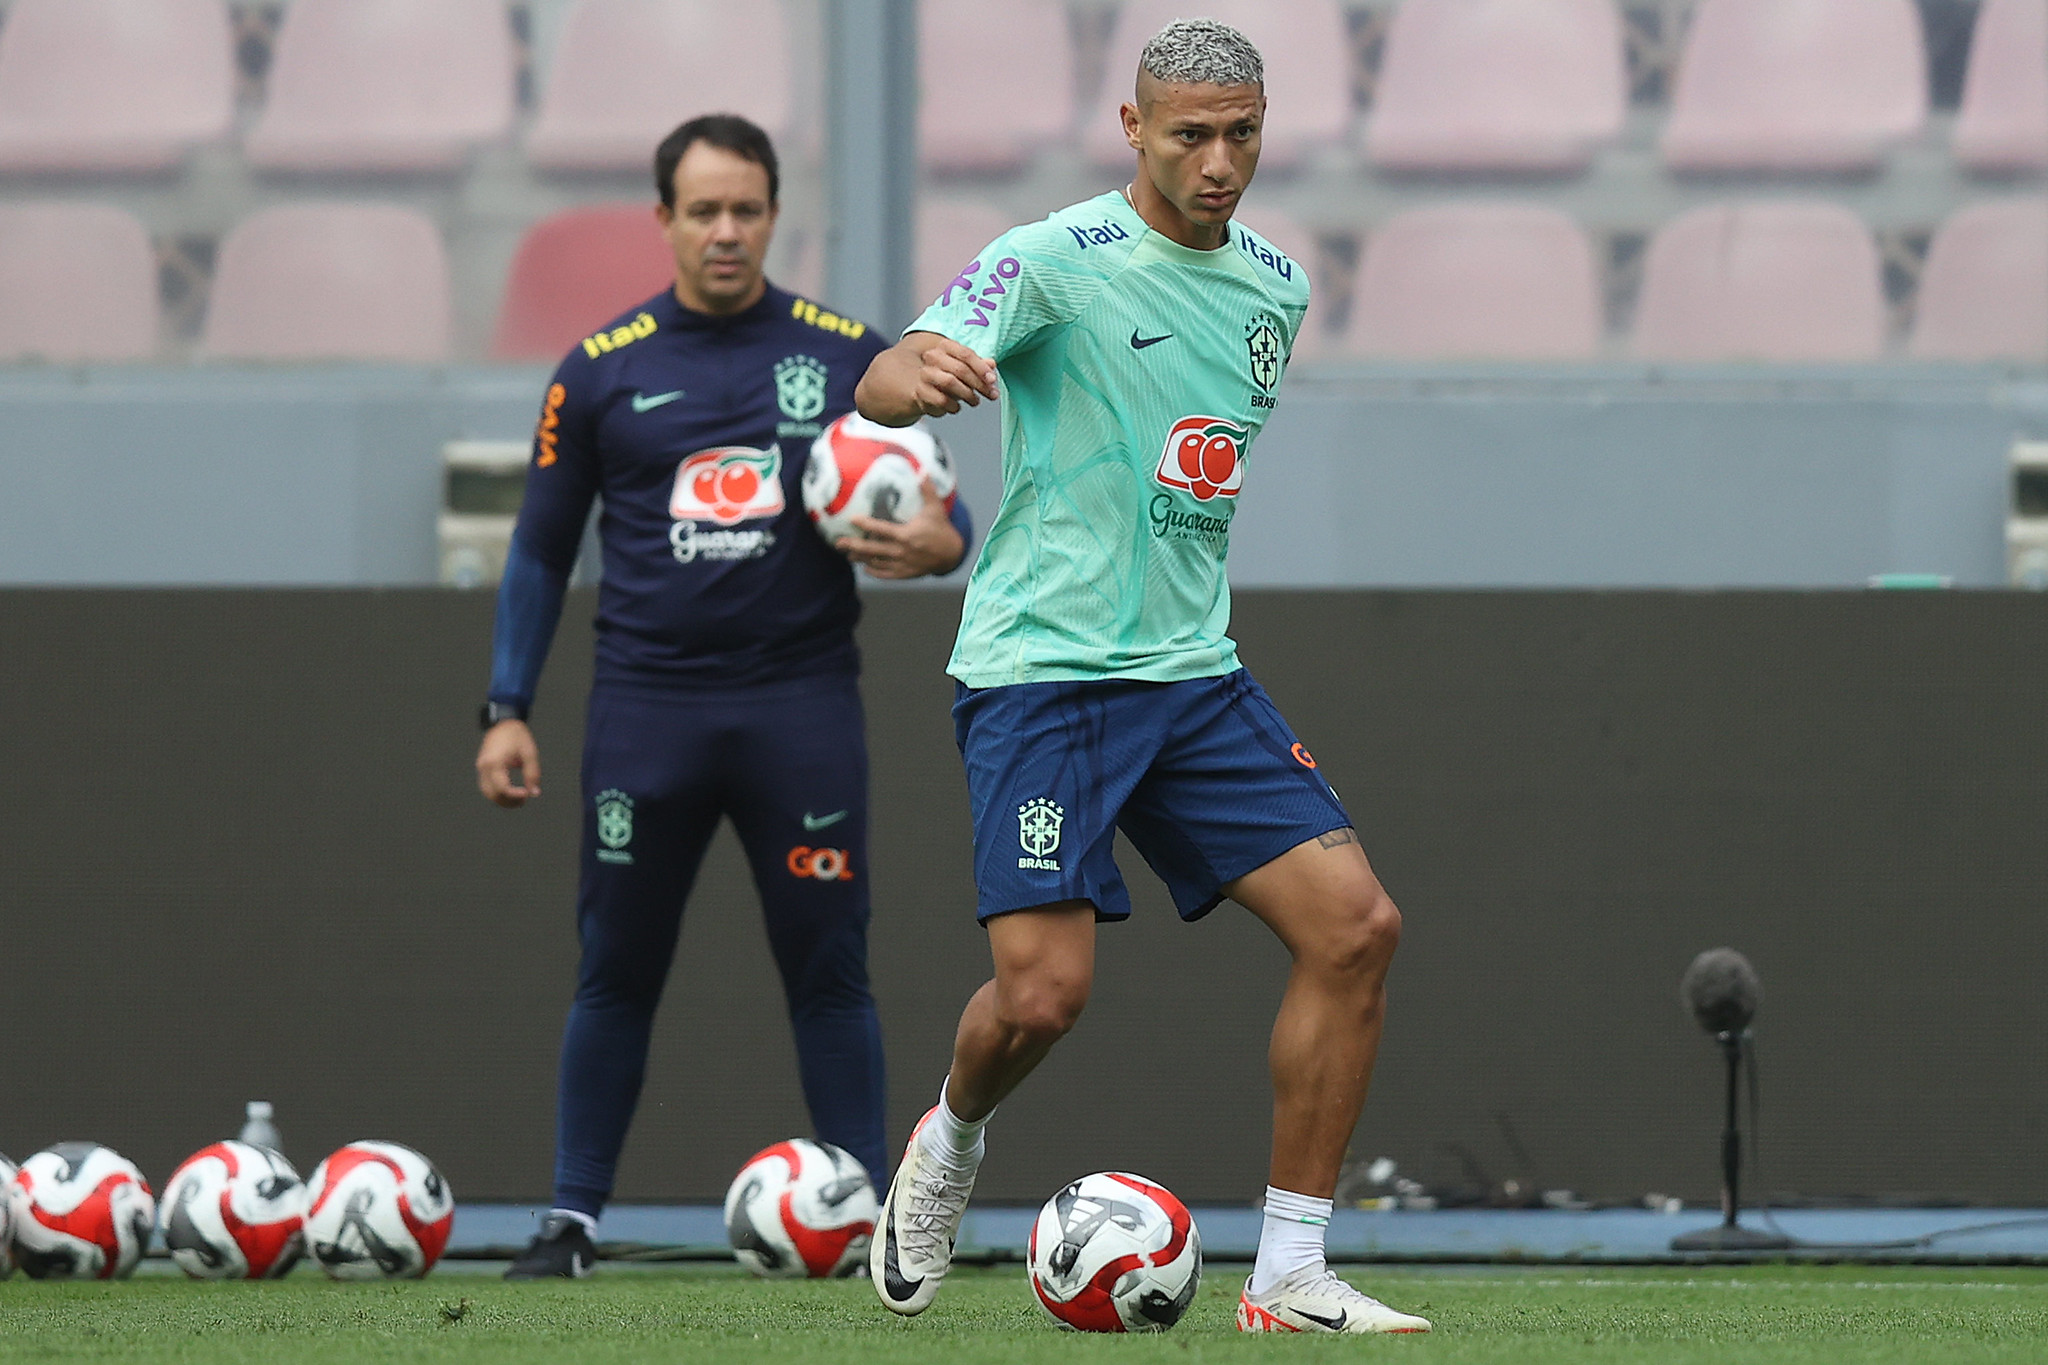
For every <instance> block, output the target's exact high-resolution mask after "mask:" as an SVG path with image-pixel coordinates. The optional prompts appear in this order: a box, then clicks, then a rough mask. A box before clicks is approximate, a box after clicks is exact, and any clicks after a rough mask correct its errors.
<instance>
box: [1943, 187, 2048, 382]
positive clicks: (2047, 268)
mask: <svg viewBox="0 0 2048 1365" xmlns="http://www.w3.org/2000/svg"><path fill="white" fill-rule="evenodd" d="M1912 350H1913V354H1914V355H1915V356H1918V357H1921V358H1922V359H1927V360H2006V359H2010V360H2032V361H2036V362H2039V361H2044V360H2048V199H2012V200H2007V201H2005V202H2003V203H1995V204H1979V205H1977V206H1976V207H1974V208H1967V209H1964V210H1962V211H1961V212H1959V213H1957V214H1956V215H1955V216H1954V217H1953V218H1950V219H1949V220H1948V222H1946V223H1944V224H1943V225H1942V228H1941V231H1940V232H1938V233H1936V234H1935V236H1934V242H1933V244H1932V245H1931V246H1930V247H1929V248H1928V251H1927V268H1926V270H1925V271H1923V272H1922V273H1921V276H1920V307H1919V317H1918V320H1917V321H1916V323H1915V324H1914V327H1913V347H1912Z"/></svg>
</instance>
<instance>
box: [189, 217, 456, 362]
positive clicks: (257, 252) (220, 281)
mask: <svg viewBox="0 0 2048 1365" xmlns="http://www.w3.org/2000/svg"><path fill="white" fill-rule="evenodd" d="M448 330H449V282H448V258H447V254H446V253H445V252H444V251H443V249H442V246H441V234H440V233H439V232H438V231H437V230H436V229H435V227H434V224H433V222H432V220H430V219H428V218H427V217H426V216H425V215H424V214H421V213H418V212H416V211H414V210H412V209H408V208H399V207H397V206H395V205H388V204H345V203H318V204H307V203H301V204H289V205H285V206H282V207H279V208H272V209H264V210H262V211H261V212H258V213H255V214H252V215H251V216H250V217H249V218H248V219H246V220H245V221H243V222H242V223H241V224H240V225H239V226H237V227H236V228H235V230H234V231H233V232H231V233H229V234H228V236H227V239H226V240H225V241H223V242H222V243H221V247H220V258H219V261H218V263H217V264H216V266H215V268H214V276H213V297H212V299H211V301H210V304H209V306H208V309H207V315H206V328H205V332H204V334H203V336H202V338H201V349H202V350H203V351H204V353H205V354H206V355H207V356H209V357H211V358H215V359H229V360H406V361H415V362H421V363H431V362H435V361H441V360H446V359H447V358H448Z"/></svg>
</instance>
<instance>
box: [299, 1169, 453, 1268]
mask: <svg viewBox="0 0 2048 1365" xmlns="http://www.w3.org/2000/svg"><path fill="white" fill-rule="evenodd" d="M454 1226H455V1195H454V1194H453V1192H452V1191H450V1190H449V1188H448V1181H447V1180H446V1178H444V1177H443V1176H442V1174H441V1172H440V1171H438V1170H436V1169H435V1167H434V1163H433V1162H431V1161H429V1160H427V1159H426V1158H425V1157H423V1156H421V1155H420V1154H419V1153H418V1152H415V1151H414V1150H413V1149H412V1148H410V1147H401V1146H400V1145H399V1144H397V1143H395V1142H351V1143H350V1144H348V1146H346V1147H342V1148H340V1149H338V1150H337V1151H335V1152H334V1153H333V1154H332V1155H330V1156H329V1157H328V1158H327V1160H325V1161H323V1162H321V1163H320V1164H319V1166H317V1167H316V1168H315V1169H314V1171H313V1174H312V1176H311V1178H309V1179H308V1180H307V1181H306V1251H307V1253H308V1254H309V1255H311V1256H312V1258H313V1259H314V1261H316V1262H317V1263H318V1264H319V1266H320V1268H321V1269H322V1270H324V1271H326V1272H327V1273H328V1275H330V1276H332V1277H333V1278H334V1279H337V1280H416V1279H418V1278H419V1277H420V1276H422V1275H424V1274H426V1273H427V1272H428V1271H429V1270H432V1269H433V1268H434V1262H436V1261H438V1260H440V1259H441V1252H442V1250H443V1249H444V1248H445V1247H447V1245H448V1234H449V1232H450V1231H451V1230H452V1229H453V1228H454Z"/></svg>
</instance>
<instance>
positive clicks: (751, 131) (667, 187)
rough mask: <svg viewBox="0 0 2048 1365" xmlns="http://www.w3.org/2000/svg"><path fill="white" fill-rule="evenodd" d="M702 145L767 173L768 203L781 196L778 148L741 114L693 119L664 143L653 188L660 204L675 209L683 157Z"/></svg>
mask: <svg viewBox="0 0 2048 1365" xmlns="http://www.w3.org/2000/svg"><path fill="white" fill-rule="evenodd" d="M699 142H708V143H710V144H711V145H712V146H714V147H722V148H724V149H725V150H726V151H728V152H737V153H738V154H739V155H741V156H743V157H745V158H746V159H747V160H749V161H751V162H753V163H754V164H755V165H757V166H759V167H760V168H761V169H762V170H764V171H766V172H768V202H769V203H771V204H773V203H775V202H776V197H777V196H778V195H779V194H781V192H782V171H781V168H780V167H778V166H777V165H776V162H775V144H774V143H772V142H770V141H769V140H768V134H766V133H764V132H762V131H761V128H760V126H759V125H758V124H755V123H753V122H751V121H750V120H748V119H743V118H741V117H740V116H739V115H738V114H703V115H700V116H699V117H697V118H693V119H691V120H690V121H689V122H688V123H685V124H683V125H682V126H681V127H679V128H677V129H676V130H675V131H674V132H673V133H670V134H669V135H668V136H667V137H665V138H663V139H662V140H661V145H660V146H659V147H656V148H655V149H654V187H655V189H657V190H658V191H660V193H661V202H662V203H664V204H666V205H668V206H669V207H670V208H674V207H675V206H676V166H677V164H678V163H680V162H681V161H682V159H683V153H684V152H687V151H689V150H690V148H691V146H692V145H694V144H696V143H699Z"/></svg>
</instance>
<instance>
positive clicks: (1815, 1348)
mask: <svg viewBox="0 0 2048 1365" xmlns="http://www.w3.org/2000/svg"><path fill="white" fill-rule="evenodd" d="M1347 1273H1348V1274H1349V1275H1350V1278H1352V1279H1353V1280H1354V1281H1355V1282H1356V1283H1358V1284H1360V1285H1361V1286H1363V1287H1364V1288H1366V1289H1368V1290H1372V1291H1378V1292H1379V1293H1381V1294H1382V1295H1383V1296H1384V1297H1385V1298H1387V1299H1388V1300H1389V1301H1390V1302H1393V1303H1395V1304H1397V1305H1399V1306H1400V1307H1402V1308H1407V1309H1411V1310H1414V1311H1417V1312H1423V1313H1427V1314H1428V1315H1430V1316H1431V1317H1432V1318H1434V1319H1435V1320H1436V1325H1437V1331H1436V1335H1434V1336H1431V1337H1393V1338H1365V1339H1360V1338H1353V1337H1346V1338H1333V1337H1320V1338H1308V1337H1244V1336H1239V1335H1238V1334H1237V1333H1236V1332H1235V1331H1233V1330H1232V1327H1231V1313H1232V1310H1233V1309H1234V1307H1235V1305H1236V1296H1237V1286H1238V1284H1239V1281H1240V1277H1241V1276H1242V1274H1243V1268H1242V1267H1236V1266H1215V1267H1212V1268H1211V1269H1210V1272H1209V1274H1208V1275H1206V1276H1205V1277H1204V1284H1203V1286H1202V1291H1201V1296H1200V1297H1199V1298H1198V1299H1197V1300H1196V1302H1195V1306H1194V1308H1193V1309H1192V1310H1191V1311H1190V1313H1189V1315H1188V1317H1187V1318H1186V1319H1185V1320H1184V1321H1183V1322H1182V1323H1181V1324H1180V1326H1178V1327H1176V1328H1175V1329H1174V1330H1173V1331H1171V1332H1168V1333H1165V1334H1163V1335H1160V1336H1151V1337H1096V1336H1080V1335H1077V1334H1073V1333H1066V1332H1061V1331H1058V1330H1057V1329H1055V1328H1054V1327H1053V1326H1052V1324H1051V1323H1050V1322H1049V1321H1048V1320H1047V1319H1046V1318H1045V1316H1044V1314H1043V1313H1041V1312H1040V1311H1039V1309H1038V1308H1037V1307H1036V1306H1035V1305H1034V1304H1033V1303H1032V1302H1031V1300H1030V1298H1029V1293H1030V1291H1029V1290H1028V1288H1027V1287H1026V1285H1025V1283H1024V1277H1023V1275H1022V1273H1021V1272H1020V1271H1018V1270H1016V1269H1014V1268H1010V1269H998V1270H975V1269H964V1268H963V1269H962V1270H960V1271H957V1272H956V1273H955V1275H954V1276H953V1278H951V1279H949V1280H948V1281H947V1283H946V1288H945V1291H944V1292H943V1293H942V1294H941V1295H940V1296H939V1300H938V1302H937V1304H935V1305H934V1306H933V1307H932V1309H931V1310H930V1311H929V1312H927V1313H926V1314H925V1315H924V1316H923V1317H921V1318H918V1319H916V1320H914V1321H907V1322H906V1321H900V1320H897V1319H895V1318H892V1317H890V1316H889V1315H888V1313H886V1312H885V1311H883V1309H882V1308H881V1306H880V1305H879V1304H877V1303H876V1302H875V1299H874V1296H873V1294H872V1293H871V1292H870V1290H869V1289H868V1286H867V1285H866V1283H865V1282H862V1281H836V1282H829V1283H787V1282H782V1283H772V1284H771V1283H764V1282H760V1281H755V1280H750V1279H748V1278H746V1277H744V1276H742V1275H740V1274H738V1273H736V1272H734V1271H731V1270H726V1269H713V1268H675V1269H668V1268H663V1269H647V1270H626V1269H614V1268H610V1267H607V1268H605V1269H604V1270H602V1271H600V1273H599V1275H598V1276H597V1277H596V1278H595V1279H593V1280H590V1281H586V1282H584V1283H581V1284H563V1283H549V1284H505V1283H503V1282H501V1281H499V1280H496V1279H491V1278H485V1277H483V1276H480V1275H475V1274H463V1273H460V1271H459V1270H456V1271H455V1272H454V1273H449V1271H448V1270H447V1269H444V1271H443V1272H441V1273H437V1274H436V1275H435V1276H434V1277H433V1278H431V1279H428V1280H425V1281H421V1282H418V1283H409V1284H370V1285H336V1284H329V1283H327V1282H326V1281H324V1280H322V1279H321V1278H320V1277H319V1276H317V1275H313V1274H310V1273H308V1272H307V1271H306V1270H305V1269H304V1268H303V1267H302V1268H301V1269H300V1270H299V1271H298V1272H297V1273H296V1274H294V1275H292V1276H291V1277H290V1278H289V1279H286V1280H283V1281H279V1282H277V1283H273V1284H195V1283H188V1282H186V1281H183V1280H179V1279H174V1278H169V1277H164V1276H144V1277H142V1278H138V1279H135V1280H131V1281H128V1282H126V1283H120V1284H97V1283H83V1284H77V1283H65V1284H59V1283H45V1284H38V1283H32V1282H29V1281H26V1280H24V1279H22V1278H21V1277H19V1276H16V1277H15V1278H13V1279H12V1280H9V1281H7V1282H5V1283H0V1360H7V1361H13V1360H22V1361H39V1362H40V1361H73V1360H76V1361H109V1362H112V1361H120V1362H123V1365H154V1362H202V1361H203V1362H229V1363H232V1362H244V1361H246V1362H252V1363H257V1365H288V1363H291V1365H295V1363H296V1362H300V1361H314V1362H325V1361H334V1362H344V1361H346V1362H352V1363H353V1362H377V1361H408V1362H410V1361H427V1362H433V1361H448V1362H467V1361H476V1362H494V1363H495V1362H507V1363H508V1365H511V1363H520V1365H523V1362H529V1361H531V1362H535V1365H539V1363H540V1362H547V1363H548V1365H556V1363H557V1362H563V1361H573V1362H576V1363H577V1365H608V1363H609V1362H626V1361H632V1362H639V1361H648V1362H654V1361H659V1362H662V1363H663V1365H674V1363H675V1362H689V1361H719V1362H724V1361H740V1362H745V1361H824V1362H832V1363H833V1365H868V1362H876V1363H877V1365H881V1363H882V1362H889V1363H891V1365H893V1362H899V1361H901V1362H932V1365H938V1363H939V1362H946V1365H954V1363H955V1362H975V1363H976V1365H979V1363H980V1362H993V1363H996V1365H1003V1363H1008V1362H1014V1365H1037V1362H1041V1361H1046V1362H1052V1361H1062V1362H1063V1361H1087V1360H1115V1361H1119V1362H1122V1361H1157V1360H1164V1361H1209V1360H1217V1361H1221V1360H1229V1361H1241V1360H1268V1361H1270V1360H1283V1359H1284V1360H1311V1361H1329V1360H1353V1359H1358V1358H1360V1357H1361V1356H1368V1357H1370V1358H1372V1359H1375V1360H1391V1359H1397V1358H1398V1359H1401V1360H1412V1361H1484V1362H1499V1365H1510V1363H1512V1365H1545V1363H1546V1362H1551V1361H1572V1362H1599V1363H1602V1365H1605V1363H1607V1362H1639V1361H1640V1362H1650V1361H1654V1362H1659V1365H1662V1363H1663V1362H1701V1363H1702V1365H1705V1362H1714V1365H1726V1362H1743V1363H1744V1365H1751V1363H1753V1362H1793V1361H1797V1362H1813V1363H1814V1365H1836V1363H1837V1362H1859V1363H1860V1362H1875V1361H1885V1362H1892V1361H1897V1362H1901V1365H1907V1363H1908V1362H1910V1363H1911V1365H1930V1363H1931V1362H1933V1363H1939V1362H1949V1361H1957V1362H1989V1361H1999V1362H2004V1361H2012V1362H2021V1361H2026V1362H2040V1361H2043V1360H2048V1271H2037V1270H2031V1269H1962V1268H1887V1269H1875V1268H1872V1267H1868V1266H1864V1267H1843V1266H1837V1267H1805V1268H1795V1267H1768V1268H1743V1269H1734V1268H1720V1267H1710V1268H1700V1269H1690V1270H1688V1269H1674V1270H1661V1269H1660V1270H1636V1269H1630V1270H1618V1269H1617V1270H1608V1269H1586V1270H1579V1269H1562V1268H1556V1267H1546V1268H1530V1269H1515V1268H1504V1267H1496V1266H1488V1267H1475V1268H1469V1269H1466V1268H1459V1269H1442V1270H1422V1269H1401V1268H1387V1267H1366V1268H1353V1269H1351V1270H1350V1271H1348V1272H1347Z"/></svg>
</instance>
